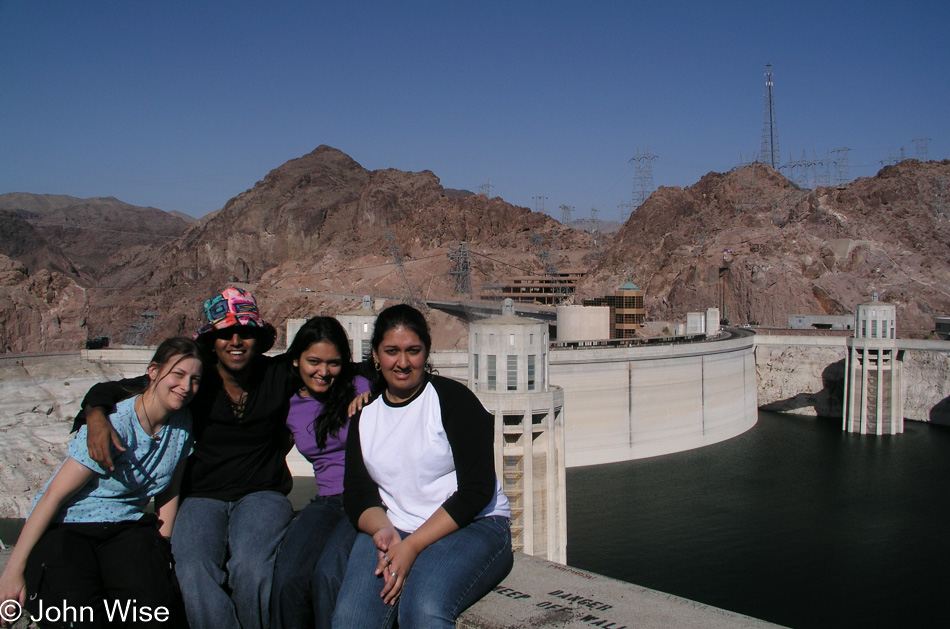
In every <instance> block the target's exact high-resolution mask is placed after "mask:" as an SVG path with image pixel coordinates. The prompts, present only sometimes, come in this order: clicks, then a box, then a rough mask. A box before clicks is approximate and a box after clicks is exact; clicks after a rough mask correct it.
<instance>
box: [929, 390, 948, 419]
mask: <svg viewBox="0 0 950 629" xmlns="http://www.w3.org/2000/svg"><path fill="white" fill-rule="evenodd" d="M930 421H931V423H934V424H937V425H940V426H950V397H945V398H943V399H942V400H941V401H939V402H937V403H936V404H935V405H934V407H933V408H932V409H930Z"/></svg>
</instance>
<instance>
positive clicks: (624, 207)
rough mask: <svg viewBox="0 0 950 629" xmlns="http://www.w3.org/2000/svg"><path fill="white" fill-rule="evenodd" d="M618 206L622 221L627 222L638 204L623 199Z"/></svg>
mask: <svg viewBox="0 0 950 629" xmlns="http://www.w3.org/2000/svg"><path fill="white" fill-rule="evenodd" d="M617 207H619V208H620V222H621V223H626V222H627V219H628V218H630V214H631V213H632V211H633V210H634V208H635V207H636V206H634V204H633V203H632V202H630V201H624V200H622V199H621V201H620V205H618V206H617Z"/></svg>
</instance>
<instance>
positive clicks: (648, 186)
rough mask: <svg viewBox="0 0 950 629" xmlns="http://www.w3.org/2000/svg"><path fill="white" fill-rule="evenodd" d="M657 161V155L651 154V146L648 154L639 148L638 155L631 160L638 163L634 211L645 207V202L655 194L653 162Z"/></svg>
mask: <svg viewBox="0 0 950 629" xmlns="http://www.w3.org/2000/svg"><path fill="white" fill-rule="evenodd" d="M655 159H656V155H654V154H653V153H651V152H650V147H649V146H648V147H647V152H646V153H641V152H640V147H639V146H638V147H637V154H636V155H634V156H633V157H631V158H630V161H631V162H634V161H635V162H636V163H637V164H636V167H635V174H634V176H633V205H634V209H636V208H638V207H640V206H641V205H643V202H644V201H646V200H647V198H649V196H650V195H651V194H653V160H655Z"/></svg>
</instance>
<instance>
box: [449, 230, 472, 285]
mask: <svg viewBox="0 0 950 629" xmlns="http://www.w3.org/2000/svg"><path fill="white" fill-rule="evenodd" d="M449 260H451V261H452V262H453V263H454V266H453V267H452V270H451V271H449V274H450V275H452V276H453V277H454V278H455V292H456V293H457V294H459V295H463V294H464V295H471V294H472V293H473V292H474V291H473V290H472V275H471V267H472V262H471V259H470V258H469V254H468V243H467V242H460V243H459V246H458V247H457V248H455V249H453V250H452V251H450V252H449Z"/></svg>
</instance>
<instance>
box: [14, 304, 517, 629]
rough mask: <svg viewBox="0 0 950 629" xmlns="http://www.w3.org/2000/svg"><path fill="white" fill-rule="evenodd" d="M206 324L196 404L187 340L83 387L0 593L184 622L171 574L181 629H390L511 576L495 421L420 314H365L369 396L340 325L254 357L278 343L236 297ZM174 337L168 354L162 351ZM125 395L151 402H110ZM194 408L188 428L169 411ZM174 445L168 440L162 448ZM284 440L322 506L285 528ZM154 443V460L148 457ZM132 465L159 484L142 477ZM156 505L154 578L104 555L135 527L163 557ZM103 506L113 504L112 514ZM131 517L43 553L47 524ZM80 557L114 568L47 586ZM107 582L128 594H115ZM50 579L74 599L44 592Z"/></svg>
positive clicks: (314, 505)
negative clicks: (120, 375) (131, 482)
mask: <svg viewBox="0 0 950 629" xmlns="http://www.w3.org/2000/svg"><path fill="white" fill-rule="evenodd" d="M204 311H205V316H206V318H207V321H208V322H207V324H206V325H205V326H204V327H202V328H201V329H200V330H199V331H198V332H197V333H196V334H195V339H196V343H197V345H198V346H200V347H201V348H203V349H204V350H205V352H204V355H205V357H206V358H205V359H206V360H207V364H208V369H207V370H206V372H205V377H204V380H203V381H202V385H201V389H200V392H198V390H197V379H198V377H199V376H200V375H201V366H202V362H201V361H200V360H199V356H198V351H197V348H196V347H195V344H194V343H191V342H190V341H188V343H189V344H190V347H192V348H193V350H194V351H192V352H190V353H186V352H184V350H182V351H179V352H178V353H176V354H172V355H168V356H166V355H164V354H162V351H163V347H164V346H165V344H163V345H162V347H160V348H159V352H157V353H156V356H155V358H154V359H153V361H152V363H151V364H150V366H149V370H148V375H147V376H146V377H143V378H140V379H132V380H125V381H119V382H114V383H102V384H99V385H96V386H94V387H93V388H92V389H91V390H90V392H89V394H88V395H87V397H86V399H85V400H84V401H83V409H84V411H85V414H86V416H87V417H86V422H87V424H88V426H87V427H86V426H84V427H82V428H81V429H80V431H79V434H78V435H77V437H76V439H75V440H74V442H73V443H72V444H71V445H70V458H69V459H67V462H66V463H65V464H64V466H63V468H62V469H61V470H60V471H59V472H57V474H56V476H54V478H53V479H52V481H51V482H50V483H49V484H48V488H47V489H46V490H45V492H44V493H43V494H42V497H41V498H40V499H39V501H38V502H37V505H36V507H35V508H34V512H33V513H32V514H31V515H30V518H29V520H28V521H27V523H26V525H25V526H24V530H23V534H22V535H21V538H20V541H19V543H18V544H17V546H16V550H15V553H14V555H13V557H11V560H10V562H9V564H8V566H7V569H6V570H5V571H4V573H3V576H2V578H0V596H3V597H4V598H19V599H21V600H23V599H24V598H25V595H26V594H28V595H29V597H31V598H34V599H37V600H42V599H43V597H50V596H52V597H59V599H61V600H62V599H65V600H68V601H69V602H70V604H73V601H74V600H75V601H76V602H77V603H78V602H79V601H85V600H93V599H96V598H97V597H98V598H122V597H126V598H128V597H129V596H132V597H133V598H135V599H137V601H138V604H140V605H141V604H143V601H165V602H166V603H167V605H166V606H167V607H168V608H169V609H174V610H179V609H180V606H176V603H175V599H174V597H172V594H171V593H175V594H176V595H177V591H178V590H177V584H175V582H174V576H175V575H177V579H178V581H179V582H180V583H181V592H182V594H183V598H184V609H185V612H186V613H187V621H188V623H189V624H190V626H191V627H192V628H200V627H229V626H230V627H244V628H245V629H247V628H251V627H267V626H269V625H273V626H274V627H276V628H280V627H309V626H318V627H329V626H331V623H332V626H333V627H358V628H361V629H362V628H363V627H390V626H392V625H393V623H394V622H395V621H396V619H397V618H398V621H399V626H400V627H402V628H404V629H411V628H412V627H441V626H445V627H452V626H454V625H455V619H456V618H457V617H458V616H459V614H461V612H462V611H464V609H465V608H467V607H468V606H470V605H472V604H473V603H474V602H476V601H477V600H478V599H479V598H481V597H482V596H484V595H485V594H486V593H487V592H489V591H490V590H491V588H492V587H494V586H495V585H497V584H498V583H499V582H501V580H502V579H503V578H504V577H505V576H506V575H507V574H508V572H509V571H510V569H511V565H512V552H511V535H510V525H509V518H510V509H509V506H508V501H507V498H506V497H505V495H504V493H503V492H502V491H501V486H500V484H499V483H498V481H497V479H496V478H495V471H494V454H493V438H494V430H493V421H492V416H491V415H490V414H489V413H488V412H487V411H486V410H485V409H484V407H483V406H482V405H481V403H480V402H479V401H478V399H477V398H476V397H475V395H474V394H473V393H471V392H470V391H469V390H468V389H467V388H466V387H465V386H463V385H461V384H459V383H456V382H454V381H452V380H449V379H446V378H442V377H440V376H437V375H433V374H432V373H431V369H430V368H429V364H428V358H429V353H430V351H431V337H430V334H429V330H428V326H427V325H426V322H425V319H424V317H423V316H422V314H421V313H420V312H418V311H417V310H415V309H414V308H412V307H410V306H405V305H398V306H393V307H390V308H387V309H386V310H384V311H383V312H382V313H380V315H379V317H378V318H377V322H376V327H375V330H374V333H373V339H372V350H373V352H372V353H373V364H374V366H375V376H376V378H375V382H374V383H373V384H372V391H371V395H370V394H368V393H367V392H368V391H370V383H369V382H368V381H367V380H366V379H364V378H362V377H361V376H358V375H356V367H357V366H356V365H354V364H353V362H352V358H351V353H350V349H349V342H348V340H347V338H346V334H345V332H344V331H343V328H342V326H341V325H340V324H339V322H337V321H336V320H335V319H333V318H331V317H317V318H314V319H311V320H310V321H308V322H307V323H306V324H305V325H304V326H303V327H302V328H301V329H300V331H299V332H298V334H297V336H296V337H295V339H294V341H293V343H291V345H290V348H289V349H288V352H287V353H286V354H284V355H281V356H277V357H267V356H264V352H266V351H267V350H268V349H270V347H271V346H272V345H273V341H274V338H275V333H274V329H273V327H271V326H270V325H269V324H267V323H266V322H264V321H263V319H261V318H260V315H259V313H258V310H257V304H256V302H255V301H254V298H253V297H252V296H251V295H250V294H249V293H247V292H245V291H242V290H240V289H236V288H228V289H226V290H225V291H223V292H222V293H221V294H220V295H217V296H215V297H213V298H212V299H209V300H208V301H206V302H205V305H204ZM172 341H174V342H176V343H179V344H181V343H182V342H183V340H182V339H177V340H176V339H173V340H170V341H166V343H172ZM175 347H176V348H177V347H179V346H178V345H176V346H175ZM167 351H168V350H165V353H166V354H167ZM182 380H185V381H187V382H188V383H191V385H189V388H187V389H184V388H183V387H184V385H181V384H179V381H182ZM130 387H139V390H141V389H142V388H145V387H147V388H145V390H144V393H142V394H141V395H139V396H138V397H136V398H134V400H125V401H123V400H124V398H127V397H128V395H129V392H130ZM364 393H367V395H366V396H364V397H359V396H360V395H361V394H364ZM354 398H357V399H358V401H359V402H363V401H367V400H371V401H370V402H369V403H368V404H366V405H365V407H364V408H363V409H362V412H361V413H358V414H357V415H356V416H355V417H354V418H353V420H352V421H351V420H349V418H348V417H347V410H346V409H347V406H348V405H349V404H350V402H351V401H352V400H354ZM189 402H190V405H189V408H190V415H191V421H193V424H194V427H193V430H192V427H191V422H190V421H189V413H188V411H187V410H181V409H183V407H184V406H185V405H186V404H188V403H189ZM113 409H115V410H114V412H113ZM107 413H111V415H109V416H108V418H107V417H106V414H107ZM143 418H144V422H145V423H142V422H143ZM80 421H81V420H80ZM136 427H137V428H138V430H135V429H136ZM288 429H289V430H288ZM172 434H176V435H179V436H180V438H178V439H177V440H176V441H175V442H174V447H172V446H166V445H165V444H166V442H167V441H170V440H171V435H172ZM143 435H144V436H143ZM153 435H154V437H153ZM291 435H292V438H293V443H295V444H296V446H297V449H298V450H299V451H300V453H301V454H302V455H303V456H304V457H306V458H307V460H308V461H309V462H310V463H311V464H312V466H313V471H314V477H315V479H316V482H317V487H318V492H319V493H318V494H317V496H316V497H315V498H314V499H313V501H311V503H310V504H309V505H307V506H306V507H304V509H303V510H301V511H300V512H299V513H298V514H296V516H294V515H293V511H292V508H291V506H290V502H289V501H288V499H287V497H286V494H287V493H288V492H289V490H290V488H291V482H292V481H291V477H290V474H289V470H288V468H287V465H286V462H285V455H286V452H287V450H288V449H289V448H290V443H291V440H290V436H291ZM192 436H193V439H194V441H192ZM87 442H88V450H89V452H88V453H87V452H86V448H87ZM156 444H160V445H161V452H162V454H161V456H160V457H158V456H157V455H155V454H151V455H149V454H148V452H149V450H148V448H152V449H154V448H155V447H157V446H156ZM192 444H194V445H193V452H192ZM143 448H145V449H143ZM189 454H190V456H189ZM147 456H151V457H152V459H155V458H161V459H162V460H163V461H164V468H167V467H168V466H169V465H170V466H171V471H169V472H168V473H167V474H165V475H163V476H157V475H154V474H150V473H149V474H146V473H144V472H142V469H143V467H142V466H143V464H142V463H140V459H141V458H142V457H147ZM186 457H187V458H186ZM185 461H187V463H184V462H185ZM180 462H181V463H180ZM164 468H163V469H164ZM149 469H151V468H149ZM166 471H167V470H166ZM172 472H174V473H172ZM137 474H140V475H143V476H144V478H141V479H139V480H138V481H137V485H136V488H135V489H134V494H135V497H136V500H135V501H130V500H129V499H128V498H127V497H126V496H125V494H123V493H122V491H120V490H109V489H106V490H105V491H104V492H99V491H98V488H100V487H103V486H105V487H108V486H109V483H110V482H111V483H112V484H116V485H122V486H123V487H124V486H125V484H127V477H128V478H130V479H134V478H136V475H137ZM166 476H167V478H166ZM89 486H92V487H94V488H95V491H92V490H89ZM179 487H180V488H181V494H182V495H183V496H184V500H183V501H182V503H181V506H180V509H179V508H178V495H179ZM87 490H89V491H87ZM130 491H131V490H130ZM156 494H158V495H159V496H158V497H157V498H156V510H157V512H158V518H157V520H160V526H161V529H160V532H161V533H162V534H163V535H165V537H168V536H169V535H171V538H172V544H171V551H172V554H173V555H174V564H175V567H174V574H171V572H170V571H169V570H168V569H167V568H166V569H165V570H164V571H162V570H161V569H160V566H162V565H164V566H166V567H167V566H168V565H169V562H168V560H167V556H160V559H159V561H158V562H157V563H155V564H147V565H154V566H155V567H153V568H148V569H145V570H143V569H142V565H141V563H140V562H141V561H144V560H145V559H146V558H145V557H144V556H143V555H142V554H140V553H136V554H134V555H133V554H129V553H128V551H127V550H123V549H124V548H125V547H124V546H116V548H118V549H120V550H118V552H116V551H115V550H112V548H111V545H110V544H105V543H103V540H104V539H108V540H110V541H111V538H112V537H113V536H119V535H120V533H123V534H124V533H125V531H126V530H127V529H130V528H134V529H136V530H137V529H145V530H151V531H152V532H153V537H154V538H157V539H158V540H159V541H161V537H160V536H158V529H157V525H155V522H156V521H157V520H156V519H155V516H151V519H150V516H143V510H144V508H145V504H146V503H147V502H148V498H149V497H150V496H153V495H156ZM87 496H88V498H87ZM119 496H121V497H119ZM89 500H92V501H93V506H90V507H88V508H87V507H86V506H85V503H86V502H87V501H89ZM74 502H75V503H77V504H78V505H80V506H78V507H77V506H76V504H74ZM113 502H117V503H119V504H121V505H122V506H121V508H119V509H118V512H119V515H114V514H113V512H114V511H116V510H117V509H116V508H115V507H113V506H111V505H112V503H113ZM133 504H134V506H133ZM77 509H78V510H77ZM176 510H177V512H178V513H177V516H178V517H177V524H175V526H174V528H172V524H173V523H175V520H176V518H175V515H176ZM77 513H81V514H82V515H81V517H79V518H78V519H77V516H74V514H77ZM347 516H348V517H347ZM90 518H91V519H90ZM291 518H293V519H291ZM130 520H134V521H135V522H136V525H135V526H134V527H130V526H128V525H125V524H111V525H110V526H109V527H107V528H108V531H104V532H102V533H100V532H98V531H96V532H87V531H85V530H83V531H79V532H75V533H74V532H73V531H72V528H74V526H75V525H73V526H71V527H69V528H67V529H66V530H64V531H63V532H62V533H59V532H57V533H56V536H55V537H51V536H52V535H53V533H54V529H56V530H57V531H58V529H60V528H62V527H65V526H66V525H60V524H59V523H60V522H89V521H92V522H110V523H113V522H123V523H124V522H127V521H130ZM51 522H53V523H56V524H53V525H52V526H50V527H49V528H50V531H49V532H48V533H47V534H46V535H43V532H44V530H45V529H46V528H47V526H48V525H49V524H50V523H51ZM288 524H289V525H288ZM148 527H151V528H150V529H149V528H148ZM67 533H68V535H69V536H68V537H66V535H67ZM41 536H42V538H43V539H42V540H41V539H40V538H41ZM60 537H61V538H63V539H59V538H60ZM47 538H50V540H54V539H55V540H56V541H49V542H46V541H44V540H46V539H47ZM87 538H88V539H87ZM77 539H79V540H81V541H75V540H77ZM90 539H91V541H90ZM65 540H68V543H66V541H65ZM38 542H39V543H38ZM83 544H85V546H90V547H92V549H90V550H88V551H83V552H87V553H93V552H103V553H105V554H106V555H107V559H108V558H111V559H108V560H101V561H97V562H96V563H95V564H94V565H96V566H98V570H99V572H101V574H100V575H97V576H96V578H95V579H93V578H91V577H88V576H85V575H84V577H83V579H82V580H76V579H75V577H73V576H72V575H73V573H72V572H69V571H67V572H64V575H67V576H64V577H57V578H56V579H54V578H53V577H51V576H49V573H50V572H51V568H50V567H49V566H51V565H53V560H54V559H55V560H56V561H57V562H62V563H70V562H71V563H73V564H77V563H78V564H79V565H82V564H83V563H84V562H83V561H79V562H77V561H76V557H77V553H78V552H79V550H78V549H79V548H81V547H84V546H83ZM100 547H102V548H104V549H105V550H100ZM156 547H157V548H158V549H160V550H162V549H165V546H164V545H162V544H157V545H156ZM165 550H166V552H167V549H165ZM153 554H155V553H153ZM85 556H86V555H82V557H85ZM130 557H135V560H134V561H132V560H130ZM140 557H141V558H140ZM110 561H111V563H110ZM162 561H164V563H161V562H162ZM75 569H76V566H75V565H74V566H73V568H70V569H69V570H75ZM37 571H42V572H43V574H37ZM130 571H131V572H135V573H136V574H139V575H142V574H146V575H148V578H150V579H152V580H159V581H161V582H162V583H163V584H165V585H164V589H162V588H159V587H153V586H152V585H151V584H146V585H145V586H141V585H138V584H137V583H136V582H135V580H133V579H129V578H127V577H126V574H127V573H129V572H130ZM24 572H25V575H24ZM64 579H65V581H64ZM97 579H98V580H97ZM115 581H118V582H120V583H121V584H123V585H127V586H128V587H129V588H133V587H135V588H138V589H135V590H132V592H133V594H134V595H133V594H130V593H128V592H126V591H124V590H123V589H121V588H119V589H114V587H113V582H115ZM64 582H66V583H70V584H72V583H74V582H76V583H88V586H84V587H85V589H77V588H72V589H58V590H57V589H56V588H57V587H59V588H62V587H64V586H62V585H60V584H62V583H64ZM133 584H134V585H133ZM70 587H72V586H70ZM44 588H45V589H44ZM142 589H145V590H148V591H149V592H150V593H151V594H152V595H151V596H146V595H145V594H139V591H140V590H142ZM47 592H49V594H48V593H47ZM159 592H161V593H159ZM51 600H52V599H51ZM180 616H181V613H180V612H178V619H179V620H180V621H181V622H182V624H184V619H183V618H181V617H180ZM163 626H168V625H163Z"/></svg>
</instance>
